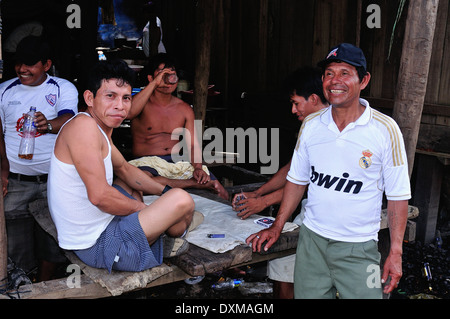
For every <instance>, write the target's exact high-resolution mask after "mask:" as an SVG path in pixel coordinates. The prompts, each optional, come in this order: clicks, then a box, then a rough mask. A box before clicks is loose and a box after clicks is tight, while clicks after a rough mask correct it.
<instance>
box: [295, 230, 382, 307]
mask: <svg viewBox="0 0 450 319" xmlns="http://www.w3.org/2000/svg"><path fill="white" fill-rule="evenodd" d="M336 292H338V293H339V298H342V299H381V298H382V296H383V295H382V289H381V272H380V253H379V252H378V245H377V242H376V241H375V240H370V241H367V242H363V243H351V242H341V241H335V240H331V239H327V238H324V237H322V236H319V235H317V234H316V233H314V232H312V231H311V230H310V229H308V228H307V227H305V225H302V227H301V228H300V234H299V239H298V245H297V258H296V262H295V272H294V295H295V298H299V299H323V298H336Z"/></svg>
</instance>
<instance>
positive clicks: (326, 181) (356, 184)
mask: <svg viewBox="0 0 450 319" xmlns="http://www.w3.org/2000/svg"><path fill="white" fill-rule="evenodd" d="M349 177H350V175H349V174H348V173H344V174H342V178H339V177H332V176H330V175H324V174H323V173H319V172H316V171H315V169H314V166H311V178H310V180H311V182H312V183H314V184H317V185H318V186H321V187H325V188H326V189H332V187H334V190H335V191H336V192H340V191H343V192H344V193H350V192H352V190H353V194H358V193H359V192H360V191H361V188H362V187H363V182H360V181H353V180H349V179H348V178H349ZM335 185H336V186H335Z"/></svg>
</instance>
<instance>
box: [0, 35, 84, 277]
mask: <svg viewBox="0 0 450 319" xmlns="http://www.w3.org/2000/svg"><path fill="white" fill-rule="evenodd" d="M51 56H52V51H51V48H50V46H49V45H48V43H47V42H46V41H44V39H43V38H42V37H37V36H28V37H25V38H24V39H23V40H22V41H21V42H20V43H19V44H18V45H17V49H16V53H15V56H14V60H15V66H14V68H15V72H16V74H17V77H15V78H13V79H11V80H9V81H6V82H3V83H2V84H1V86H0V115H1V118H2V122H3V132H4V136H5V145H6V153H7V156H8V161H9V164H10V172H9V177H8V180H9V181H8V194H7V195H6V197H5V203H4V207H5V217H6V225H7V232H8V256H9V257H11V259H12V260H13V261H14V262H15V264H16V265H17V267H20V268H22V269H23V270H25V272H29V271H30V270H32V269H33V268H34V262H33V260H34V258H33V255H34V248H33V247H34V246H35V244H36V246H37V248H36V250H35V251H36V253H37V256H36V257H37V259H38V260H39V261H40V262H39V267H38V270H39V271H38V279H39V280H49V279H51V276H52V275H53V272H54V270H55V269H56V266H57V263H58V262H64V261H65V257H64V256H63V255H62V254H61V253H60V252H59V248H58V245H57V244H56V242H55V241H54V240H53V238H51V237H50V235H48V234H47V233H45V232H44V231H43V230H42V229H41V228H40V227H39V226H38V225H36V228H35V231H36V233H37V236H36V237H37V240H36V241H34V236H33V232H25V233H23V234H21V235H20V236H21V237H20V238H21V240H13V239H14V238H17V237H18V236H17V234H16V235H14V234H12V233H11V230H12V229H13V228H11V227H12V225H13V224H17V223H20V225H21V226H20V227H22V228H21V229H26V228H25V225H26V223H27V219H26V218H24V216H26V217H29V216H31V215H30V214H29V212H28V204H29V203H31V202H33V201H35V200H37V199H42V198H46V197H47V174H48V170H49V166H50V157H51V154H52V150H53V146H54V145H55V140H56V134H57V133H58V131H59V128H60V127H61V126H62V125H63V124H64V123H65V122H66V121H67V120H68V119H70V118H71V117H72V116H73V115H74V114H75V113H77V112H78V91H77V89H76V88H75V86H74V85H73V84H72V83H71V82H69V81H67V80H65V79H62V78H59V77H55V76H51V75H49V74H48V73H47V72H48V71H49V70H50V68H51V66H52V60H51ZM30 106H35V107H36V113H35V115H36V120H35V124H36V129H37V133H36V141H35V148H34V155H33V158H32V159H31V160H27V159H21V158H19V157H18V155H17V154H18V152H19V145H20V140H21V136H22V125H23V120H24V113H27V112H28V111H29V110H30ZM10 225H11V227H9V226H10Z"/></svg>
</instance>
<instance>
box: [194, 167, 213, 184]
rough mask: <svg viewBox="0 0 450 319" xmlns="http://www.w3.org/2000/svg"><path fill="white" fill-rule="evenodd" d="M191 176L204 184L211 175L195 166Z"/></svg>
mask: <svg viewBox="0 0 450 319" xmlns="http://www.w3.org/2000/svg"><path fill="white" fill-rule="evenodd" d="M193 177H194V179H195V180H196V181H197V183H199V184H206V183H208V182H209V181H210V180H211V177H209V175H208V173H206V172H205V171H204V170H203V169H202V168H195V169H194V173H193Z"/></svg>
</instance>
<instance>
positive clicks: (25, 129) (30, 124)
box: [19, 106, 36, 160]
mask: <svg viewBox="0 0 450 319" xmlns="http://www.w3.org/2000/svg"><path fill="white" fill-rule="evenodd" d="M35 113H36V107H34V106H32V107H30V111H29V112H28V113H27V114H25V117H24V119H23V126H22V139H21V140H20V145H19V158H22V159H26V160H31V159H33V154H34V141H35V138H36V125H35V122H34V120H35V118H36V117H35Z"/></svg>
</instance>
